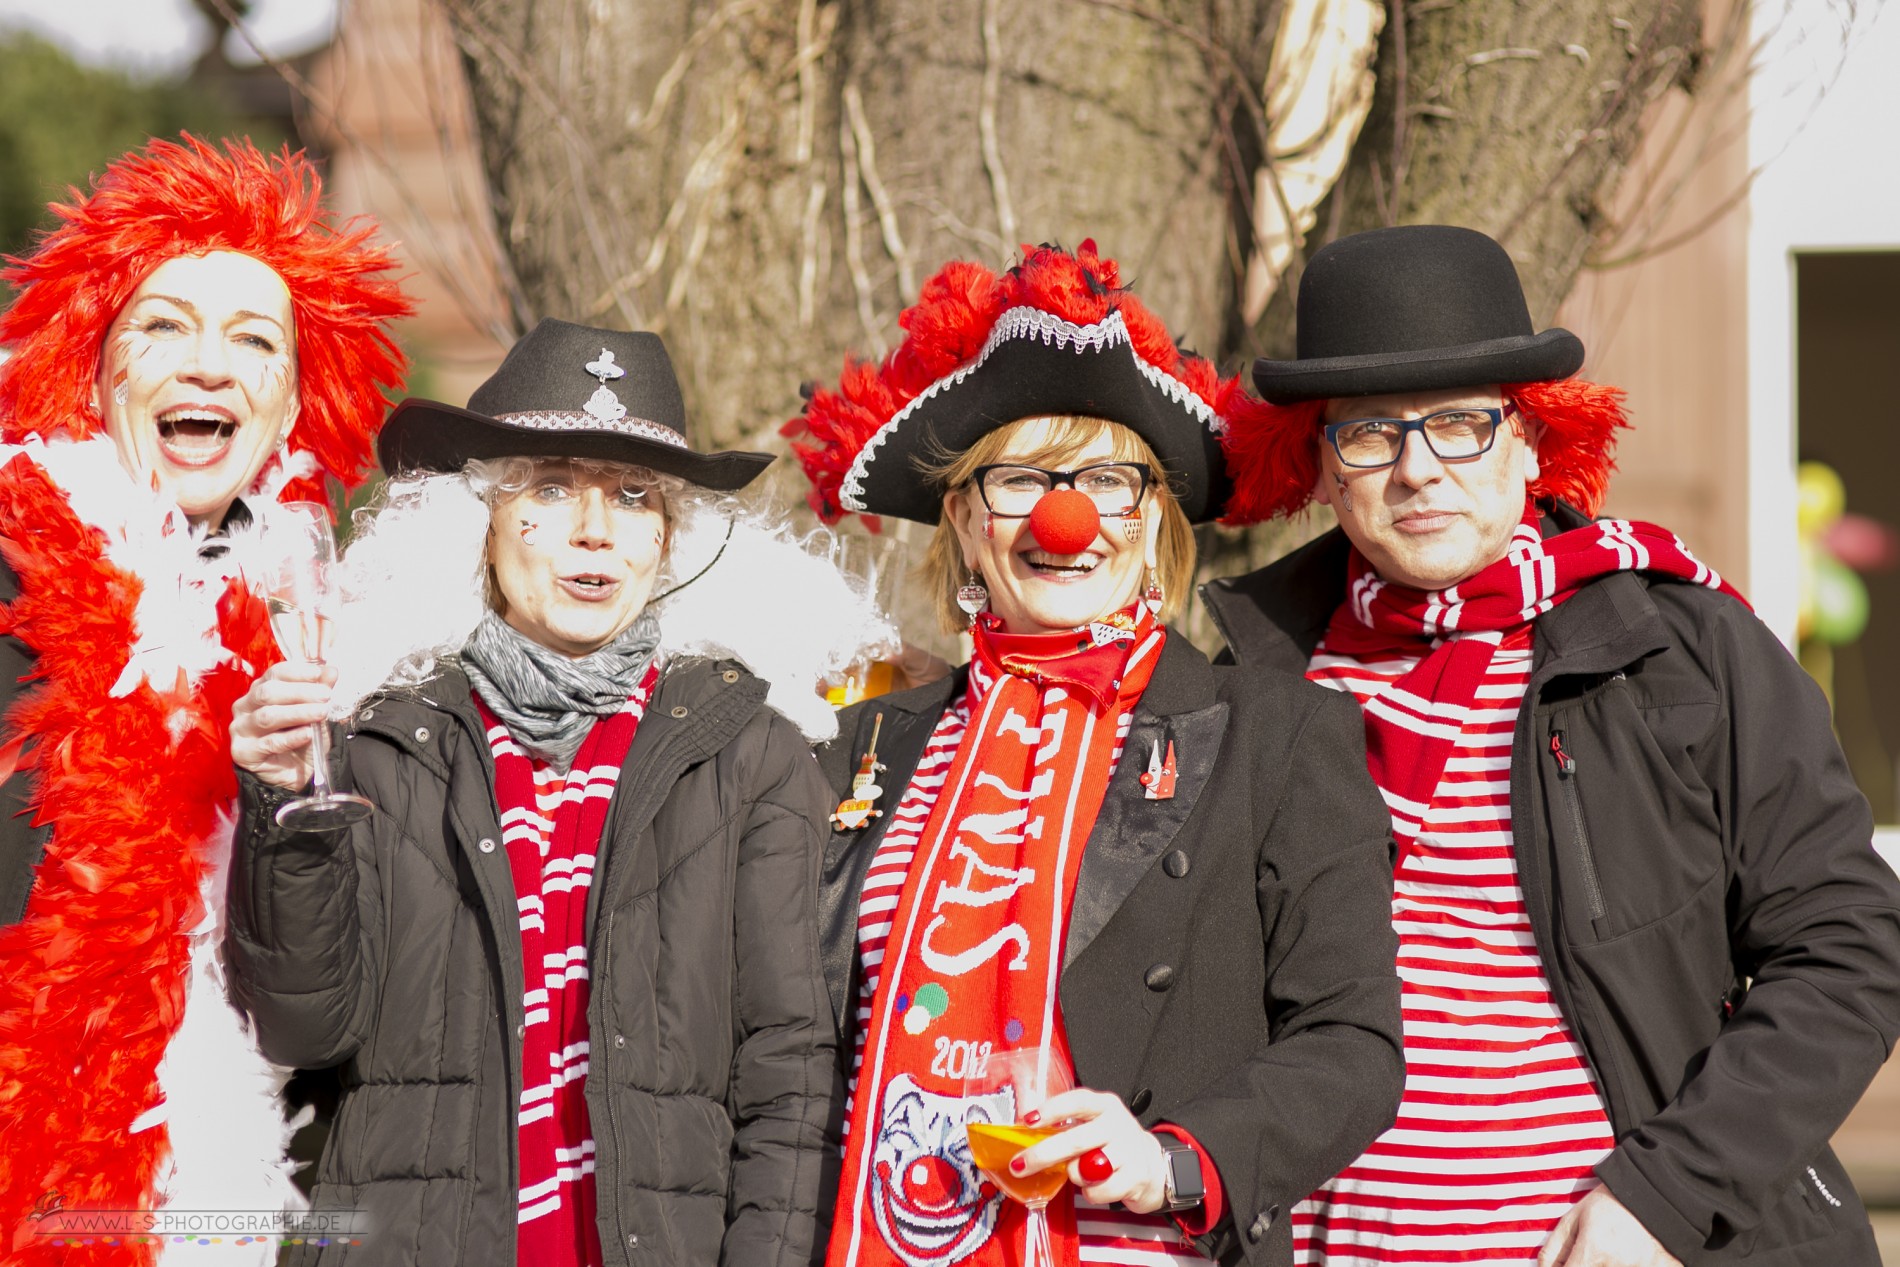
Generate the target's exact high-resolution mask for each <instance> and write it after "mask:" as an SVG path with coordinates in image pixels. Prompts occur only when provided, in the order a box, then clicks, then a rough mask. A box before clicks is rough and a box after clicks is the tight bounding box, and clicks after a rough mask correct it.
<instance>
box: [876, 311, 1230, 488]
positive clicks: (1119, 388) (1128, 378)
mask: <svg viewBox="0 0 1900 1267" xmlns="http://www.w3.org/2000/svg"><path fill="white" fill-rule="evenodd" d="M1060 415H1070V416H1078V417H1085V418H1102V419H1106V420H1107V421H1109V422H1118V423H1121V424H1122V425H1123V426H1125V427H1127V428H1128V429H1129V430H1130V431H1133V432H1134V433H1135V434H1136V435H1138V436H1140V437H1141V438H1142V439H1143V440H1145V441H1147V442H1148V447H1149V448H1151V449H1153V450H1154V454H1155V456H1156V457H1157V458H1159V459H1160V460H1161V465H1162V466H1163V467H1164V468H1166V475H1167V478H1168V481H1169V485H1170V487H1171V488H1173V490H1174V491H1175V494H1176V496H1177V498H1178V499H1179V501H1180V504H1181V509H1182V511H1183V512H1185V513H1186V515H1187V517H1188V520H1189V522H1192V523H1199V522H1201V521H1203V520H1207V519H1212V518H1213V517H1214V516H1215V515H1216V514H1218V513H1219V512H1220V506H1221V503H1222V502H1223V501H1224V500H1225V499H1226V496H1227V484H1226V466H1225V464H1224V463H1223V461H1222V459H1221V451H1220V423H1219V420H1218V419H1217V418H1216V416H1215V413H1214V409H1213V407H1212V406H1211V405H1209V404H1208V403H1207V402H1206V401H1204V400H1202V399H1201V398H1200V397H1199V396H1197V395H1196V394H1195V393H1194V391H1193V390H1192V389H1191V388H1189V387H1188V385H1187V384H1186V383H1184V382H1182V381H1181V380H1180V379H1178V378H1175V377H1174V376H1173V375H1172V374H1169V373H1167V372H1166V371H1164V370H1162V369H1159V368H1158V367H1156V366H1154V365H1151V364H1149V363H1148V362H1147V361H1145V360H1143V359H1142V357H1141V356H1140V355H1139V354H1138V353H1137V352H1136V351H1135V349H1134V345H1133V343H1132V342H1131V341H1130V339H1129V335H1128V326H1127V324H1126V323H1125V322H1124V321H1123V319H1122V315H1121V313H1120V312H1118V311H1110V312H1109V313H1108V314H1107V315H1106V316H1105V317H1104V318H1103V319H1102V320H1100V321H1097V322H1095V323H1093V324H1091V325H1077V324H1075V323H1073V322H1069V321H1065V320H1063V319H1062V318H1060V317H1058V316H1056V315H1055V314H1053V313H1051V312H1048V311H1045V310H1043V309H1041V308H1034V307H1028V306H1024V307H1017V308H1011V309H1009V310H1008V311H1006V312H1004V313H1003V314H1002V316H1001V317H1000V318H999V319H998V320H997V322H996V325H995V327H994V328H993V329H992V330H991V332H990V337H989V339H988V341H987V342H986V343H985V345H984V348H983V351H982V352H981V353H980V354H979V355H978V356H977V357H976V358H975V359H974V360H973V361H971V362H970V363H968V364H967V365H964V366H962V367H960V368H959V369H957V370H955V371H953V372H952V373H950V374H948V375H946V376H945V377H943V378H941V379H939V380H938V381H937V382H935V383H933V384H931V386H930V387H929V388H927V389H926V390H925V391H923V392H921V393H920V394H919V395H918V396H917V398H916V399H915V400H913V401H911V402H910V404H909V405H908V406H906V407H905V408H903V409H901V410H899V411H898V412H897V414H896V415H894V416H893V417H892V418H891V420H890V421H889V422H887V423H885V424H884V426H883V427H881V428H879V430H878V432H877V434H876V435H875V436H874V437H872V439H871V441H870V442H869V443H868V444H866V445H865V447H864V449H863V451H862V452H860V453H859V454H858V455H857V460H856V461H855V462H854V463H853V464H852V466H851V469H850V471H849V473H848V474H847V475H846V476H845V481H844V487H843V490H842V493H841V497H840V500H841V501H842V502H843V504H844V506H845V508H846V509H849V510H859V511H866V512H869V513H871V514H875V515H894V516H896V517H897V518H899V519H909V520H913V521H915V522H918V523H926V524H934V523H936V522H937V520H938V518H939V517H940V516H941V515H942V513H943V490H942V489H941V488H938V487H937V486H936V485H934V484H933V483H932V482H931V481H929V480H925V479H922V478H920V477H919V475H918V467H919V464H920V463H924V462H935V461H938V460H940V459H941V458H942V457H943V455H945V454H952V453H960V452H962V451H963V450H965V449H967V448H969V447H970V446H971V445H972V444H974V443H976V441H978V440H979V439H981V438H982V437H983V436H985V435H987V434H988V433H990V432H991V431H994V430H996V429H997V428H998V427H1000V426H1003V425H1005V424H1007V423H1011V422H1015V421H1017V420H1019V419H1022V418H1038V417H1046V416H1060Z"/></svg>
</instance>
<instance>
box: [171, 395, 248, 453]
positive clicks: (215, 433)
mask: <svg viewBox="0 0 1900 1267" xmlns="http://www.w3.org/2000/svg"><path fill="white" fill-rule="evenodd" d="M237 430H238V421H237V419H236V418H234V417H232V416H231V414H230V412H229V411H228V410H223V409H205V408H201V407H198V406H184V407H180V408H177V409H168V410H166V411H165V412H163V413H161V414H159V415H158V446H159V448H160V449H161V450H163V451H164V454H165V456H166V457H167V458H168V459H169V460H171V461H172V462H175V463H177V464H178V465H180V466H210V465H212V464H213V463H215V462H217V461H218V460H219V459H221V458H222V457H224V455H225V454H226V453H228V452H229V451H230V449H231V440H232V438H233V437H234V436H236V435H237Z"/></svg>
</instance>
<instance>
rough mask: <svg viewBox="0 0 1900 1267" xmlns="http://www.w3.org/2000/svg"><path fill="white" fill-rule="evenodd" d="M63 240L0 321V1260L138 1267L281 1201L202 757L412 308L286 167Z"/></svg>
mask: <svg viewBox="0 0 1900 1267" xmlns="http://www.w3.org/2000/svg"><path fill="white" fill-rule="evenodd" d="M52 214H53V217H54V221H55V223H54V227H53V228H52V229H51V231H50V232H48V233H47V234H46V235H45V236H44V237H42V238H41V239H40V241H39V242H38V243H37V245H36V247H35V249H34V250H33V252H32V253H31V254H29V255H27V256H25V257H24V258H21V259H18V260H13V261H11V262H10V266H9V267H8V268H7V270H6V277H7V280H8V281H9V282H11V283H12V284H13V286H14V287H15V288H16V289H17V296H16V298H15V299H14V300H13V303H12V305H11V307H9V308H8V309H7V310H6V311H5V312H4V313H0V345H5V346H6V347H7V348H8V349H10V351H11V353H12V355H11V356H10V358H8V359H6V360H5V361H4V363H0V439H3V440H4V442H5V447H4V448H0V541H4V550H5V563H4V564H0V598H3V599H4V600H6V602H7V603H8V606H7V607H6V608H5V615H4V623H3V624H0V630H3V631H4V634H5V636H4V637H0V707H4V710H5V721H4V726H3V727H0V770H3V771H4V776H3V777H4V786H0V800H4V802H5V804H4V805H3V806H0V1140H3V1141H4V1143H0V1238H4V1240H3V1242H0V1243H4V1245H5V1246H6V1250H5V1253H6V1256H7V1260H8V1261H9V1262H20V1263H40V1262H47V1263H51V1262H59V1263H69V1262H71V1261H74V1257H73V1256H74V1255H88V1256H90V1255H91V1254H93V1253H98V1254H101V1255H103V1254H108V1253H109V1254H111V1255H112V1256H113V1257H114V1258H115V1260H116V1261H123V1262H149V1261H151V1259H152V1258H153V1257H154V1256H155V1255H157V1254H158V1253H159V1252H160V1245H159V1239H160V1238H156V1237H138V1236H136V1235H126V1233H137V1232H140V1231H147V1230H153V1229H152V1225H151V1224H150V1223H148V1222H147V1221H146V1216H147V1215H149V1214H150V1213H151V1212H152V1211H154V1210H161V1211H162V1210H164V1209H167V1208H169V1209H172V1210H179V1211H184V1212H186V1217H193V1215H192V1213H191V1212H203V1211H245V1212H251V1213H253V1214H254V1215H255V1217H257V1218H259V1219H261V1220H268V1219H269V1218H270V1217H271V1215H272V1214H273V1213H274V1212H278V1211H281V1210H282V1209H284V1208H285V1206H286V1205H287V1204H295V1203H296V1202H297V1201H298V1197H297V1194H296V1191H295V1188H294V1187H293V1185H292V1183H291V1181H290V1175H289V1167H288V1165H287V1164H286V1163H285V1161H284V1156H283V1153H284V1136H285V1127H284V1116H283V1113H282V1111H281V1107H280V1104H279V1101H278V1095H277V1093H278V1090H279V1088H280V1086H281V1085H282V1082H283V1075H282V1072H281V1071H278V1070H273V1069H272V1068H271V1067H270V1066H269V1065H268V1064H267V1063H266V1062H265V1060H264V1059H263V1057H262V1056H261V1055H260V1054H259V1053H258V1050H257V1045H256V1042H255V1040H254V1038H253V1037H252V1036H251V1034H250V1033H248V1032H247V1030H246V1028H245V1026H244V1022H243V1019H242V1017H241V1016H240V1015H239V1014H238V1013H237V1012H236V1011H235V1010H234V1009H233V1008H232V1007H231V1006H230V1005H229V1003H228V1002H227V1000H226V997H225V988H224V973H223V968H222V966H221V965H220V963H219V961H218V953H217V951H218V936H217V932H218V927H219V923H220V914H221V911H222V907H223V895H224V883H223V869H224V866H225V862H226V859H227V857H228V855H229V852H230V839H231V838H230V813H231V811H232V808H233V806H234V804H235V800H236V796H237V784H236V780H235V779H234V777H233V775H232V771H231V765H230V757H229V755H228V747H229V745H228V741H227V738H226V735H225V727H226V725H227V723H228V721H229V718H230V707H231V701H232V700H234V699H235V698H236V697H237V696H239V695H241V694H243V692H244V690H245V688H246V687H247V686H248V685H249V683H250V680H251V678H252V676H253V675H254V673H255V669H254V668H253V667H252V666H254V665H260V664H263V663H265V662H267V660H268V659H270V658H273V657H274V655H275V652H274V650H273V649H272V648H271V644H270V636H269V632H268V630H267V629H266V628H265V626H264V620H263V614H262V611H261V609H260V608H259V607H258V606H257V605H256V604H255V603H254V602H252V601H251V600H250V598H249V596H248V594H247V593H246V592H245V591H244V590H243V588H242V585H241V583H240V580H239V578H238V575H237V572H238V566H237V564H238V560H239V558H240V556H241V555H242V553H243V545H244V541H245V539H246V538H247V536H248V535H249V533H250V531H251V529H252V528H253V527H254V526H255V525H256V524H257V523H258V522H259V521H269V520H270V519H271V518H273V517H274V515H275V514H276V503H277V499H278V497H279V496H280V495H281V496H283V497H285V498H286V499H288V500H298V499H306V498H311V497H318V498H320V497H322V496H323V495H324V488H325V483H326V481H327V477H334V478H335V479H337V480H340V481H342V482H343V483H344V484H345V485H346V486H348V485H351V484H354V483H355V482H356V481H357V480H358V479H360V478H361V476H362V474H363V473H364V469H365V468H366V467H367V466H368V464H369V457H370V445H371V439H372V437H373V436H374V434H375V431H376V428H377V427H378V426H380V425H381V423H382V420H383V414H384V410H385V408H386V406H385V402H384V399H383V391H384V390H386V389H390V388H394V387H396V386H398V385H399V384H400V382H401V379H402V373H403V357H402V355H401V353H400V352H399V351H398V350H397V348H396V346H395V345H394V343H393V342H391V340H390V337H389V333H388V330H387V323H388V322H389V321H391V320H392V319H394V318H397V317H400V316H402V315H404V314H405V313H407V312H408V311H409V307H410V305H409V301H408V299H407V298H406V297H405V296H404V295H403V293H402V290H401V289H400V287H398V286H397V284H396V282H395V281H394V280H393V278H392V277H391V276H390V272H391V271H392V270H393V268H394V266H395V262H396V261H395V258H394V256H393V255H391V254H390V253H389V251H388V250H387V249H385V248H384V247H383V246H381V245H380V244H378V243H377V242H375V241H374V226H373V225H371V224H368V223H359V224H353V225H347V226H346V225H340V224H338V223H336V222H335V221H334V220H333V219H332V217H331V216H330V215H329V214H328V213H327V212H325V211H324V209H323V206H322V202H321V183H320V181H319V180H318V177H317V172H316V169H315V168H314V167H313V166H312V165H311V164H310V163H309V162H308V161H307V160H306V159H305V158H304V157H303V156H302V155H300V154H299V155H291V154H288V153H286V154H283V155H278V156H266V155H264V154H260V153H259V152H258V151H257V150H256V149H255V148H254V147H253V146H252V145H251V144H250V143H249V142H248V141H234V142H226V143H225V144H224V145H222V146H213V145H210V144H207V143H205V142H203V141H199V140H197V139H195V138H191V137H186V138H184V141H183V143H178V142H172V141H154V142H152V143H151V144H150V145H149V146H147V147H146V148H145V149H144V150H143V151H141V152H138V153H134V154H128V155H126V156H124V157H122V158H119V159H117V160H115V161H113V162H112V163H110V164H108V165H107V166H106V168H105V170H104V171H103V172H102V173H101V174H100V175H99V177H98V178H97V180H96V181H95V182H94V184H93V186H92V188H91V189H90V190H89V191H88V192H86V193H84V194H81V193H78V192H75V193H74V194H73V195H72V196H71V198H70V200H69V201H68V202H67V203H65V204H55V205H54V207H53V208H52ZM62 1210H70V1211H91V1212H95V1213H96V1212H110V1214H111V1215H113V1216H116V1217H117V1218H119V1219H123V1220H125V1223H123V1224H120V1225H119V1226H118V1227H116V1228H112V1229H108V1228H105V1227H101V1226H100V1225H99V1224H97V1223H94V1224H92V1225H91V1227H92V1228H93V1229H94V1230H93V1231H88V1232H86V1233H85V1235H87V1236H94V1235H95V1231H96V1233H97V1238H103V1237H104V1236H105V1235H107V1234H108V1232H109V1231H117V1232H119V1233H120V1234H121V1238H120V1239H119V1240H115V1243H114V1247H113V1248H111V1249H105V1248H98V1249H95V1250H87V1249H81V1248H76V1247H75V1246H74V1244H73V1242H72V1241H70V1240H68V1239H67V1237H68V1236H69V1235H71V1234H73V1233H74V1232H75V1231H76V1229H74V1228H73V1227H71V1226H69V1225H67V1224H66V1223H65V1222H64V1221H63V1219H64V1216H63V1215H62ZM203 1252H205V1253H214V1254H217V1255H219V1257H220V1259H221V1260H222V1261H229V1260H231V1259H240V1260H245V1259H248V1260H249V1261H253V1262H267V1261H270V1259H271V1258H272V1257H273V1256H274V1246H273V1245H272V1244H270V1243H267V1242H266V1241H265V1240H264V1239H263V1238H261V1237H260V1238H256V1239H252V1238H249V1237H246V1238H244V1239H243V1240H242V1241H240V1240H239V1239H238V1238H237V1237H235V1236H233V1237H226V1238H224V1239H223V1243H222V1244H221V1245H220V1246H219V1247H217V1248H207V1249H205V1250H204V1251H203Z"/></svg>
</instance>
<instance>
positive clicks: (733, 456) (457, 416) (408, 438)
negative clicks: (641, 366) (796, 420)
mask: <svg viewBox="0 0 1900 1267" xmlns="http://www.w3.org/2000/svg"><path fill="white" fill-rule="evenodd" d="M376 457H377V460H378V461H379V462H381V463H382V467H383V470H385V471H386V472H388V473H390V474H391V475H395V474H400V473H403V472H407V471H440V472H445V473H448V472H455V471H459V470H461V469H462V468H463V467H464V466H465V465H467V464H468V463H469V462H470V461H474V460H477V459H481V460H492V459H496V458H511V457H549V458H593V459H595V460H597V461H604V462H626V463H629V464H632V465H635V466H644V467H647V468H649V469H651V470H654V471H658V472H660V473H661V474H663V475H674V476H678V477H679V478H680V479H683V480H685V481H686V482H687V483H689V484H697V485H699V486H700V487H701V488H710V489H713V490H715V491H717V492H722V493H730V492H736V491H737V490H739V489H741V488H744V487H745V486H746V485H747V484H750V483H751V482H752V481H753V480H755V479H757V478H758V477H759V475H760V473H761V472H763V471H764V470H765V468H766V467H768V466H770V465H771V464H772V463H773V461H774V460H775V458H774V455H772V454H770V453H749V452H746V451H744V450H738V449H733V450H727V451H726V452H723V453H696V452H694V451H693V450H691V449H686V448H681V447H680V446H678V445H675V444H668V443H667V442H665V441H663V440H647V439H643V438H641V437H639V436H632V435H627V434H625V433H623V432H618V431H606V430H592V429H588V428H575V429H572V430H566V429H562V430H542V429H539V428H533V427H524V426H517V425H514V424H511V423H507V422H502V421H500V420H499V419H495V418H490V417H488V416H487V415H486V414H479V413H476V412H474V411H473V410H469V409H462V408H458V407H457V406H455V405H445V404H443V403H442V402H440V401H435V400H422V399H417V398H412V399H409V400H405V401H403V402H402V403H401V404H399V405H397V406H396V408H395V409H394V410H393V411H391V413H390V415H389V421H388V422H387V423H385V424H384V425H383V429H382V432H381V434H380V435H378V436H377V438H376Z"/></svg>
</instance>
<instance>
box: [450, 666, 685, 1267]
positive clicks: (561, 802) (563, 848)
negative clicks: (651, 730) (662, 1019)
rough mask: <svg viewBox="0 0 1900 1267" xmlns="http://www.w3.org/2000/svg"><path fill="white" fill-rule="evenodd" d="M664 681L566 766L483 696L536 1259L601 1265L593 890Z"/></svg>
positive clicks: (601, 723)
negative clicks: (516, 965) (591, 967)
mask: <svg viewBox="0 0 1900 1267" xmlns="http://www.w3.org/2000/svg"><path fill="white" fill-rule="evenodd" d="M658 677H659V673H658V669H657V667H655V668H654V669H649V670H648V672H647V675H646V677H645V678H644V679H643V680H642V681H641V683H640V685H639V687H638V688H636V690H635V691H634V693H633V695H632V697H631V698H629V699H628V700H627V702H626V705H625V706H624V707H623V708H622V709H621V711H620V712H619V713H617V714H615V715H613V716H610V717H605V718H602V719H600V720H598V721H596V722H595V724H594V727H593V729H592V730H590V731H589V732H588V736H587V739H586V740H585V741H584V742H583V743H582V744H581V748H580V751H579V752H578V753H577V754H575V758H574V764H573V766H572V767H571V768H570V769H569V770H568V771H567V773H566V774H562V773H561V772H559V771H558V770H556V769H555V768H554V767H553V766H551V765H549V764H548V763H547V762H545V761H542V760H540V759H539V758H537V757H533V756H531V755H530V754H529V753H528V752H527V751H526V750H525V749H523V748H522V747H521V746H520V745H519V744H517V743H516V742H515V740H514V738H513V737H512V736H510V735H509V733H508V730H507V727H506V726H504V725H503V724H502V723H501V722H500V721H498V720H496V718H495V716H494V714H492V713H490V712H489V711H488V709H487V707H486V706H485V705H483V704H482V702H481V700H480V698H479V697H478V698H477V699H476V705H477V707H478V708H480V709H481V715H482V722H483V724H484V725H485V726H486V727H487V736H488V745H489V750H490V751H491V752H492V753H493V754H494V757H495V793H496V804H497V808H498V809H499V810H500V811H501V834H502V842H503V844H504V845H505V846H506V847H507V850H508V866H509V871H510V873H511V875H512V876H513V879H514V888H515V902H516V905H517V907H518V908H519V911H520V917H521V924H520V928H521V954H522V965H523V985H524V989H523V993H522V1008H523V1011H524V1012H525V1014H526V1015H525V1016H524V1018H523V1019H524V1020H525V1022H526V1028H525V1029H524V1030H523V1033H522V1040H521V1069H522V1076H521V1104H520V1108H519V1110H518V1112H517V1115H516V1130H517V1140H518V1147H519V1150H520V1151H519V1156H520V1189H519V1192H518V1195H517V1206H516V1210H515V1219H516V1223H517V1227H518V1230H517V1233H516V1237H517V1240H516V1258H517V1259H518V1261H520V1262H522V1263H524V1264H526V1263H532V1264H534V1265H535V1267H596V1265H597V1264H599V1263H601V1262H602V1256H601V1248H600V1233H599V1230H598V1228H597V1226H596V1224H595V1221H594V1219H595V1196H594V1136H593V1130H592V1127H591V1126H590V1124H589V1122H588V1113H587V1100H586V1089H587V1066H588V1046H589V1044H588V1026H587V999H588V988H589V985H588V962H587V960H588V955H587V936H586V916H587V894H588V890H589V889H590V888H591V887H592V885H593V881H594V863H595V858H596V854H597V851H598V850H599V847H600V839H601V832H602V829H603V828H604V826H605V824H606V819H607V807H608V804H609V802H610V801H611V800H612V799H613V794H614V787H615V785H616V783H617V782H618V781H619V778H620V767H621V763H622V762H624V761H625V760H626V756H627V751H628V749H629V748H630V747H631V746H632V743H633V735H634V730H635V728H636V727H637V726H638V725H639V721H640V716H641V714H642V712H643V711H644V710H645V708H646V703H647V700H648V699H649V698H650V697H651V695H652V693H653V686H654V683H655V682H656V681H657V680H658Z"/></svg>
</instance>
